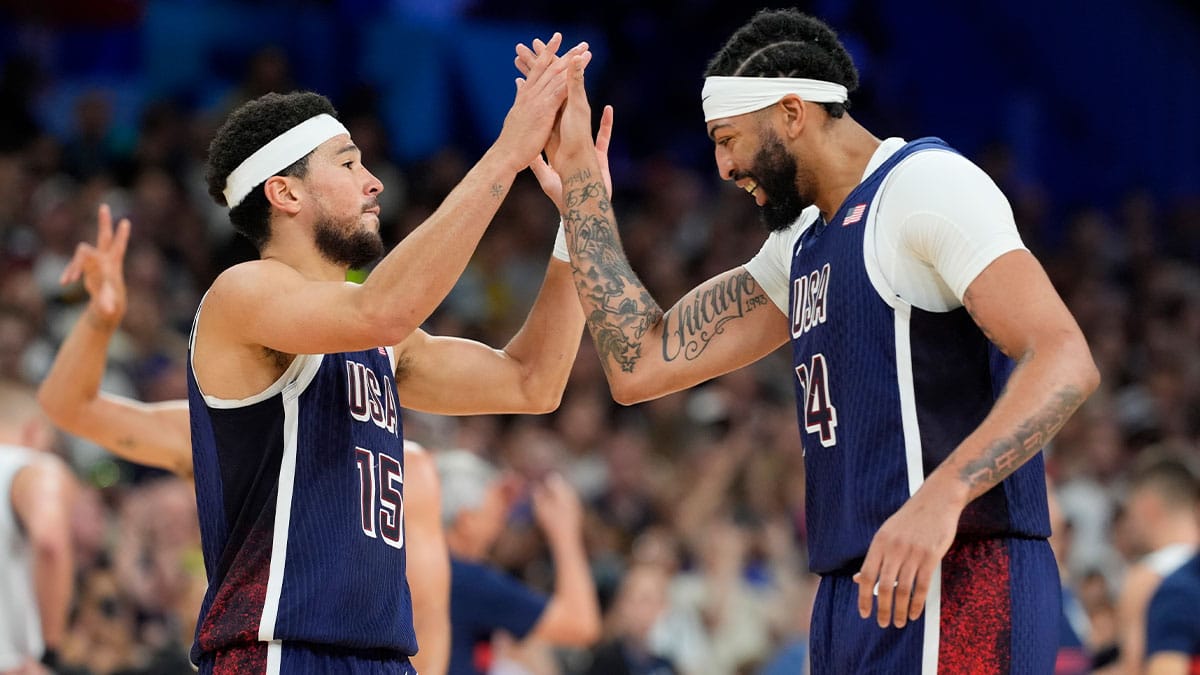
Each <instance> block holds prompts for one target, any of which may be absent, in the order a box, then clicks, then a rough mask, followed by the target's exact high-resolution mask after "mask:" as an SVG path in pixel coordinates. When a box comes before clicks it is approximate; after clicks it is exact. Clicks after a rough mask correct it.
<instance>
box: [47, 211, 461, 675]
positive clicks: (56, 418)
mask: <svg viewBox="0 0 1200 675" xmlns="http://www.w3.org/2000/svg"><path fill="white" fill-rule="evenodd" d="M129 232H130V227H129V221H128V220H122V221H121V223H120V225H119V226H118V229H117V231H116V233H115V234H114V232H113V229H112V216H111V214H110V211H109V208H108V206H107V205H102V206H101V207H100V214H99V234H98V236H97V244H96V246H92V245H90V244H80V245H79V247H78V248H77V249H76V252H75V256H74V258H73V259H72V260H71V263H70V264H69V265H68V266H67V268H66V270H65V271H64V272H63V279H62V280H63V282H64V283H72V282H74V281H75V280H76V279H79V278H80V277H82V278H83V279H84V283H85V286H86V287H87V289H88V292H89V295H90V298H89V301H88V306H87V310H86V311H85V313H84V315H83V316H82V317H81V318H80V319H79V321H78V322H77V323H76V324H75V327H74V328H73V329H72V330H71V332H70V334H69V335H67V339H66V340H65V341H63V344H62V346H61V347H60V348H59V350H58V353H57V354H56V355H55V358H54V363H53V364H51V367H50V371H49V372H48V373H47V374H46V378H45V379H44V380H43V381H42V384H41V386H40V387H39V388H38V399H39V401H40V402H41V404H42V409H43V410H44V411H45V412H46V414H47V415H48V416H49V417H50V419H51V421H53V422H54V423H55V424H57V425H58V426H59V427H61V428H62V429H63V430H65V431H68V432H70V433H72V434H74V435H76V436H79V437H81V438H86V439H88V440H90V441H92V442H94V443H97V444H99V445H101V446H103V447H105V448H107V449H108V450H109V451H111V452H112V453H113V454H115V455H117V456H119V457H121V458H123V459H126V460H129V461H131V462H136V463H138V464H145V465H147V466H154V467H158V468H161V469H166V470H168V471H171V472H173V473H175V474H176V475H178V476H180V477H181V478H184V479H186V480H188V481H191V480H192V441H191V437H190V434H189V429H188V426H189V420H188V409H187V404H188V402H187V401H186V400H179V401H164V402H161V403H154V404H145V403H142V402H140V401H134V400H130V399H127V398H124V397H121V396H114V395H111V394H107V393H104V392H102V391H100V381H101V379H102V377H103V375H104V370H105V361H106V360H107V358H106V357H107V354H106V351H107V348H108V344H109V342H110V341H111V340H112V336H113V333H114V332H115V331H116V329H117V327H118V326H119V325H120V324H121V319H122V318H123V317H124V314H125V306H126V305H125V280H124V276H123V274H122V271H121V269H122V263H123V259H124V254H125V246H126V243H127V242H128V240H129ZM404 473H405V476H406V477H407V481H406V485H405V491H404V506H405V513H404V531H405V534H406V536H407V539H408V545H407V546H406V556H405V557H406V561H405V564H406V566H407V568H408V571H409V576H410V577H411V578H413V579H418V580H419V583H416V584H412V585H411V592H412V611H413V627H414V629H415V632H416V634H417V635H418V636H419V639H420V645H421V648H420V650H419V651H418V653H417V654H415V655H414V656H413V657H412V662H413V666H414V667H416V668H417V670H418V671H419V672H420V673H422V675H439V674H441V675H444V673H445V672H446V665H447V662H448V661H449V652H450V638H449V631H450V611H449V602H450V560H449V556H448V555H447V549H446V539H445V533H444V532H443V531H442V521H441V518H439V516H438V511H439V508H440V501H441V494H440V487H439V483H438V477H437V470H436V469H435V468H434V465H433V459H432V458H431V457H430V456H429V455H428V454H427V453H426V452H425V450H424V449H423V448H421V446H420V445H419V444H417V443H413V442H411V441H405V443H404Z"/></svg>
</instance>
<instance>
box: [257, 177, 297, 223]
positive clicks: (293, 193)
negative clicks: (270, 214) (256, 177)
mask: <svg viewBox="0 0 1200 675" xmlns="http://www.w3.org/2000/svg"><path fill="white" fill-rule="evenodd" d="M302 190H303V188H302V187H301V185H300V180H299V179H298V178H295V177H292V176H271V177H270V178H268V179H267V182H266V183H265V184H264V185H263V191H264V192H265V193H266V195H267V201H268V202H270V203H271V206H274V207H275V208H277V209H279V210H280V211H283V212H284V213H286V214H288V215H291V216H294V215H296V214H297V213H300V196H301V191H302Z"/></svg>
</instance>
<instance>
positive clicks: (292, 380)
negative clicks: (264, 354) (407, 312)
mask: <svg viewBox="0 0 1200 675" xmlns="http://www.w3.org/2000/svg"><path fill="white" fill-rule="evenodd" d="M207 297H208V292H207V291H206V292H205V293H204V297H202V298H200V305H199V306H198V307H196V317H195V318H194V319H193V320H192V332H191V334H190V335H189V336H188V365H189V366H190V367H191V369H192V375H193V376H195V373H196V362H195V360H194V359H193V355H194V354H195V352H196V326H198V325H199V324H200V312H201V310H203V309H204V298H207ZM388 353H389V358H390V354H391V352H390V351H389V352H388ZM324 359H325V355H324V354H297V355H296V357H295V358H294V359H292V363H291V364H290V365H289V366H288V367H287V370H285V371H283V374H282V375H280V376H279V379H277V380H275V381H274V382H272V383H271V384H270V385H269V386H268V387H267V388H266V389H264V390H262V391H260V392H258V393H257V394H254V395H252V396H247V397H246V398H237V399H231V398H218V397H216V396H210V395H208V394H206V393H204V388H203V387H201V386H200V380H199V378H197V379H196V389H197V390H199V392H200V396H202V397H203V398H204V403H205V404H206V405H208V407H210V408H217V409H221V410H229V409H233V408H245V407H246V406H251V405H254V404H255V403H259V402H260V401H265V400H267V399H268V398H271V397H272V396H274V395H276V394H278V393H279V392H281V391H283V390H284V388H285V387H288V386H289V385H293V384H298V385H300V386H301V389H303V388H304V387H307V386H308V383H309V382H311V381H312V378H313V377H314V376H315V375H316V374H317V370H318V369H319V368H320V367H321V362H322V361H323V360H324Z"/></svg>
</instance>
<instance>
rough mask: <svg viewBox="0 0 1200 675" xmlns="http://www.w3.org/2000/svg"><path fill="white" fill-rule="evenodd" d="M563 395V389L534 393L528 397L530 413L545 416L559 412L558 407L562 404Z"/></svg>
mask: <svg viewBox="0 0 1200 675" xmlns="http://www.w3.org/2000/svg"><path fill="white" fill-rule="evenodd" d="M562 395H563V392H562V389H558V390H546V391H539V392H534V393H533V394H531V395H530V396H529V397H528V401H529V413H530V414H533V415H545V414H546V413H552V412H554V411H555V410H558V406H559V405H561V404H562Z"/></svg>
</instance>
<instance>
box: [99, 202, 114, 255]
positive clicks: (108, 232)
mask: <svg viewBox="0 0 1200 675" xmlns="http://www.w3.org/2000/svg"><path fill="white" fill-rule="evenodd" d="M96 232H97V234H96V247H97V248H99V249H100V250H101V251H103V250H105V249H107V248H108V244H109V242H110V241H112V234H113V229H112V209H110V208H109V207H108V204H101V205H100V210H99V212H98V213H97V214H96Z"/></svg>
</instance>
